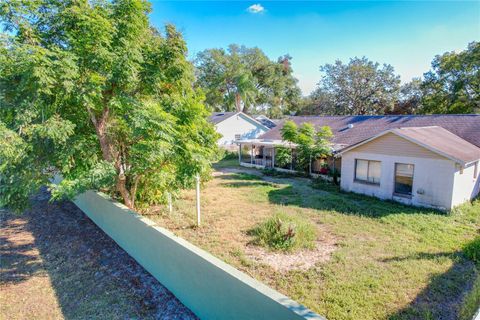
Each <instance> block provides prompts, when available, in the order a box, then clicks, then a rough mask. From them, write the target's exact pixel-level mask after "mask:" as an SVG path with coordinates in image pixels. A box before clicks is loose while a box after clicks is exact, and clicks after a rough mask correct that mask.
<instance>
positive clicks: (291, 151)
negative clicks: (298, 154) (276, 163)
mask: <svg viewBox="0 0 480 320" xmlns="http://www.w3.org/2000/svg"><path fill="white" fill-rule="evenodd" d="M290 170H293V148H290Z"/></svg>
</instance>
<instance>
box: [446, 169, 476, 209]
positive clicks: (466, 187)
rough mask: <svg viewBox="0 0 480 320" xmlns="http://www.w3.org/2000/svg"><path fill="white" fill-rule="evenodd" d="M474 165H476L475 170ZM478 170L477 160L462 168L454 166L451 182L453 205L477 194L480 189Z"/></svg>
mask: <svg viewBox="0 0 480 320" xmlns="http://www.w3.org/2000/svg"><path fill="white" fill-rule="evenodd" d="M475 166H477V168H476V172H475ZM479 171H480V163H479V161H477V162H476V163H472V164H470V165H468V166H467V167H466V168H463V170H462V169H461V168H460V167H457V168H456V171H455V176H454V184H453V199H452V205H453V206H456V205H459V204H462V203H464V202H465V201H469V200H471V199H473V198H474V197H475V196H476V195H477V194H478V192H479V189H480V179H479V178H478V175H479V173H480V172H479ZM475 173H476V175H475Z"/></svg>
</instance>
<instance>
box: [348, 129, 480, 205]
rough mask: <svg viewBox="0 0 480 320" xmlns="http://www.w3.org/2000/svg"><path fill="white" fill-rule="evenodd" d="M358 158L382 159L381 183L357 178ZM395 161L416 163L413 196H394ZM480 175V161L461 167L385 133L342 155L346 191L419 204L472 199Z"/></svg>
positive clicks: (478, 184)
mask: <svg viewBox="0 0 480 320" xmlns="http://www.w3.org/2000/svg"><path fill="white" fill-rule="evenodd" d="M355 159H365V160H376V161H380V162H381V176H380V177H381V178H380V185H371V184H365V183H362V182H357V181H354V177H355ZM395 163H405V164H413V165H414V166H415V167H414V174H413V188H412V196H411V197H410V198H408V197H399V196H396V195H394V186H395ZM476 167H477V169H475V168H476ZM475 172H476V176H475ZM479 175H480V163H479V162H477V164H475V163H473V164H470V165H468V166H467V167H466V168H463V169H461V167H460V166H459V165H458V164H456V163H455V162H454V161H452V160H449V159H447V158H445V157H443V156H440V155H437V154H435V153H433V152H431V151H430V150H427V149H425V148H423V147H421V146H418V145H416V144H414V143H412V142H410V141H408V140H406V139H403V138H401V137H398V136H396V135H394V134H386V135H384V136H382V137H379V138H378V139H376V140H373V141H371V142H368V143H366V144H365V145H362V146H359V147H358V148H354V149H352V150H351V151H347V152H345V153H344V154H342V180H341V187H342V189H343V190H346V191H352V192H357V193H363V194H366V195H370V196H375V197H378V198H381V199H391V200H396V201H400V202H403V203H406V204H412V205H418V206H426V207H435V208H439V209H445V210H449V209H452V208H453V207H454V206H457V205H459V204H462V203H464V202H465V201H469V200H471V199H473V198H474V197H475V196H476V195H477V194H478V193H479V190H480V179H479V177H478V176H479Z"/></svg>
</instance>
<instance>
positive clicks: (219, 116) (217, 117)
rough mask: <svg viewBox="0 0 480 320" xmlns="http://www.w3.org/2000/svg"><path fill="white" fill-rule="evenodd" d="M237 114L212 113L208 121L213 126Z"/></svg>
mask: <svg viewBox="0 0 480 320" xmlns="http://www.w3.org/2000/svg"><path fill="white" fill-rule="evenodd" d="M237 113H238V112H213V113H212V115H211V116H210V117H209V120H210V122H212V123H213V124H217V123H219V122H222V121H223V120H225V119H228V118H230V117H231V116H233V115H235V114H237Z"/></svg>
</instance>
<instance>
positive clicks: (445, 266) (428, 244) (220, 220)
mask: <svg viewBox="0 0 480 320" xmlns="http://www.w3.org/2000/svg"><path fill="white" fill-rule="evenodd" d="M228 167H229V166H228V165H225V163H222V164H221V165H220V166H219V167H218V168H219V169H218V170H219V171H217V172H216V173H215V177H214V179H213V180H212V181H210V182H208V183H207V184H206V185H205V186H204V188H203V190H202V209H203V211H202V212H203V217H202V219H203V220H202V226H201V227H199V228H196V227H194V225H195V221H196V217H195V210H194V206H195V202H194V201H195V194H194V192H190V191H189V192H185V193H183V194H182V197H181V199H180V200H178V201H177V202H176V203H175V207H174V212H173V213H172V214H168V213H166V212H165V210H164V209H163V208H151V210H150V211H149V212H148V213H146V214H149V217H150V218H151V219H153V220H156V221H157V222H158V223H159V224H160V225H163V226H165V227H167V228H169V229H170V230H172V231H174V232H175V233H176V234H178V235H179V236H181V237H184V238H186V239H188V240H189V241H191V242H193V243H195V244H197V245H198V246H200V247H202V248H204V249H205V250H207V251H209V252H211V253H212V254H214V255H215V256H217V257H219V258H221V259H223V260H225V261H226V262H228V263H230V264H232V265H234V266H236V267H237V268H239V269H241V270H243V271H244V272H246V273H248V274H250V275H251V276H253V277H254V278H257V279H259V280H261V281H263V282H265V283H267V284H268V285H270V286H272V287H273V288H276V289H277V290H279V291H280V292H282V293H284V294H286V295H288V296H290V297H291V298H293V299H295V300H297V301H299V302H300V303H303V304H305V305H306V306H308V307H310V308H311V309H313V310H314V311H316V312H318V313H319V314H321V315H324V316H326V317H327V318H328V319H397V318H398V319H423V318H425V319H457V318H462V317H463V318H465V319H467V318H468V316H471V314H472V313H473V310H474V309H475V308H476V307H477V306H478V304H479V303H480V278H479V269H478V267H476V266H475V263H474V262H473V261H472V259H469V258H468V257H467V256H468V255H467V254H466V253H465V252H466V251H465V249H464V248H465V246H468V245H469V244H470V243H472V242H473V240H474V239H475V237H478V236H479V231H480V230H479V227H480V201H478V200H477V201H476V202H475V203H473V204H466V205H464V206H462V207H461V208H459V209H458V210H456V211H455V212H453V213H451V214H443V213H440V212H436V211H434V210H428V209H419V208H413V207H407V206H403V205H400V204H396V203H391V202H385V201H380V200H377V199H374V198H369V197H364V196H360V195H355V194H346V193H341V192H339V190H337V188H336V187H335V186H332V185H328V184H325V183H318V184H317V185H315V188H312V185H311V183H310V182H309V180H307V179H303V178H291V177H290V178H289V177H269V176H262V175H261V174H260V172H259V171H255V170H249V172H248V173H247V174H246V173H242V172H240V171H241V170H244V169H238V167H235V168H228ZM274 214H276V215H280V217H281V216H282V215H283V216H285V215H287V216H292V217H295V219H297V218H298V219H302V221H308V222H309V223H310V224H312V225H313V226H314V227H315V228H316V241H314V243H313V245H311V246H310V249H308V248H307V249H304V248H300V249H298V251H286V252H285V251H278V250H277V251H272V250H271V249H268V248H266V247H262V246H258V245H255V244H254V242H257V243H258V241H256V238H255V232H254V230H255V228H257V227H258V226H259V225H261V224H262V223H265V221H266V220H267V219H268V218H271V217H272V215H274ZM252 230H253V231H252ZM257 234H258V233H257ZM257 240H258V239H257ZM470 246H471V245H470ZM472 250H473V251H476V250H478V246H477V247H476V249H475V247H473V249H472V247H471V248H470V251H472ZM471 256H472V255H471V254H470V257H471Z"/></svg>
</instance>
